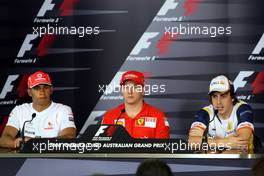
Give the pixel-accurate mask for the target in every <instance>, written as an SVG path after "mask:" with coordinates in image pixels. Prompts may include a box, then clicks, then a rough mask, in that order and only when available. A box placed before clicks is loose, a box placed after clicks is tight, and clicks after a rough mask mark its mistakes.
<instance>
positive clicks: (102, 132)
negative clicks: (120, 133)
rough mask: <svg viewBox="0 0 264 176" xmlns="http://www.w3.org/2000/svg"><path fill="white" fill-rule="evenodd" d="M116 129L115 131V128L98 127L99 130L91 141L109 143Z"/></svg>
mask: <svg viewBox="0 0 264 176" xmlns="http://www.w3.org/2000/svg"><path fill="white" fill-rule="evenodd" d="M116 129H117V127H116V126H108V125H102V126H100V127H99V129H98V130H97V132H96V133H95V135H94V137H93V139H92V140H93V141H110V140H111V139H112V136H113V135H114V133H115V131H116Z"/></svg>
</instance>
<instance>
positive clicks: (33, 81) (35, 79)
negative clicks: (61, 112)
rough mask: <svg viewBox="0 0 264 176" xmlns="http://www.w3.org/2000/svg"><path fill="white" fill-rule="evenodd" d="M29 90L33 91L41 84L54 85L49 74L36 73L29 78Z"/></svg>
mask: <svg viewBox="0 0 264 176" xmlns="http://www.w3.org/2000/svg"><path fill="white" fill-rule="evenodd" d="M27 84H28V88H29V89H31V88H33V87H35V86H37V85H39V84H46V85H50V86H51V85H52V84H51V80H50V77H49V75H48V74H47V73H44V72H42V71H37V72H36V73H33V74H32V75H30V76H29V77H28V81H27Z"/></svg>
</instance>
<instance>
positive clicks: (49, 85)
mask: <svg viewBox="0 0 264 176" xmlns="http://www.w3.org/2000/svg"><path fill="white" fill-rule="evenodd" d="M40 84H44V85H48V86H52V84H50V83H43V82H40V83H36V84H34V85H32V86H31V87H30V89H31V88H33V87H36V86H37V85H40Z"/></svg>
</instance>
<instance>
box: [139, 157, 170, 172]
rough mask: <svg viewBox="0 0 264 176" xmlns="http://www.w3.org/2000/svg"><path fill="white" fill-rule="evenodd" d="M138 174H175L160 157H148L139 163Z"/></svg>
mask: <svg viewBox="0 0 264 176" xmlns="http://www.w3.org/2000/svg"><path fill="white" fill-rule="evenodd" d="M136 176H173V174H172V172H171V169H170V167H169V166H168V165H167V164H166V163H165V162H163V161H161V160H158V159H147V160H145V161H143V162H142V163H141V164H140V165H139V167H138V169H137V172H136Z"/></svg>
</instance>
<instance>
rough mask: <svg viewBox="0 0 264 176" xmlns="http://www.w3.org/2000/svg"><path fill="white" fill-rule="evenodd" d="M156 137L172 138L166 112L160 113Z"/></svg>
mask: <svg viewBox="0 0 264 176" xmlns="http://www.w3.org/2000/svg"><path fill="white" fill-rule="evenodd" d="M155 138H158V139H169V138H170V126H169V123H168V121H167V118H166V117H165V114H164V112H161V113H159V116H158V123H157V126H156V129H155Z"/></svg>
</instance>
